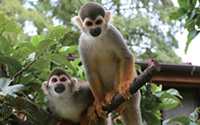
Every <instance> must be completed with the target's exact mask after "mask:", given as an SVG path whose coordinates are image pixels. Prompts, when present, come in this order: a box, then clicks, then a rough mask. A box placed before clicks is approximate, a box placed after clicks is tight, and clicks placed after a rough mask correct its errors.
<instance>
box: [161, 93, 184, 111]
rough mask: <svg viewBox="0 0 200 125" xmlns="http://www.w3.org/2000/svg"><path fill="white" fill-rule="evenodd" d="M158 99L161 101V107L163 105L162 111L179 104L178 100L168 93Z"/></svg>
mask: <svg viewBox="0 0 200 125" xmlns="http://www.w3.org/2000/svg"><path fill="white" fill-rule="evenodd" d="M160 99H161V101H162V104H161V105H163V107H164V108H163V110H169V109H172V108H174V107H176V106H177V105H178V104H180V103H181V102H180V100H179V99H178V98H177V97H176V96H174V95H172V94H170V93H168V92H164V94H163V95H162V96H161V98H160Z"/></svg>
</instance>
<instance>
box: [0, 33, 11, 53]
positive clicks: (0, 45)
mask: <svg viewBox="0 0 200 125" xmlns="http://www.w3.org/2000/svg"><path fill="white" fill-rule="evenodd" d="M0 52H1V53H3V54H4V55H10V44H9V42H8V41H7V39H6V38H5V37H4V36H2V35H0Z"/></svg>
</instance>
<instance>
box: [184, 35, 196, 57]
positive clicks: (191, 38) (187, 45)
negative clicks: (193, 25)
mask: <svg viewBox="0 0 200 125" xmlns="http://www.w3.org/2000/svg"><path fill="white" fill-rule="evenodd" d="M194 34H195V33H192V32H191V33H189V34H188V36H187V42H186V46H185V54H186V53H187V51H188V47H189V45H190V43H191V41H192V40H193V39H194V38H195V37H196V36H197V35H198V34H199V32H196V34H195V36H194ZM191 36H193V37H191Z"/></svg>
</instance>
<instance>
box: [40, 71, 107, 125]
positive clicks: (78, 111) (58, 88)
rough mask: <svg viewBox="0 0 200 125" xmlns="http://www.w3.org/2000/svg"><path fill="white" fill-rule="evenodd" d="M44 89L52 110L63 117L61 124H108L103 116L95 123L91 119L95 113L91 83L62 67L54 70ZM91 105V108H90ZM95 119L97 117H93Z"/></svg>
mask: <svg viewBox="0 0 200 125" xmlns="http://www.w3.org/2000/svg"><path fill="white" fill-rule="evenodd" d="M42 89H43V91H44V93H45V94H46V95H48V97H49V108H50V110H51V111H52V112H53V113H55V114H57V115H58V116H60V117H61V118H62V120H61V122H60V123H59V125H80V122H81V125H89V124H92V125H107V124H108V123H107V120H106V119H103V118H101V119H100V120H99V122H98V123H96V124H94V123H92V121H91V120H90V117H92V116H91V115H93V114H94V112H93V111H95V109H92V105H93V104H92V103H93V101H94V97H93V94H92V92H91V90H90V87H89V84H88V83H87V82H85V81H83V80H80V79H77V78H71V77H70V75H69V74H68V73H67V72H66V71H65V70H62V69H56V70H54V71H53V72H52V73H51V74H50V76H49V78H48V81H45V82H44V83H43V85H42ZM88 107H89V108H88ZM93 119H95V118H93Z"/></svg>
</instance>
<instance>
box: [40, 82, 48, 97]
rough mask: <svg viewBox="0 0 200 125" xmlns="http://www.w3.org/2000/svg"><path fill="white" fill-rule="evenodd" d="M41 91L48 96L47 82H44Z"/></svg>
mask: <svg viewBox="0 0 200 125" xmlns="http://www.w3.org/2000/svg"><path fill="white" fill-rule="evenodd" d="M41 89H42V90H43V92H44V94H46V95H48V91H47V81H44V82H43V84H42V86H41Z"/></svg>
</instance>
